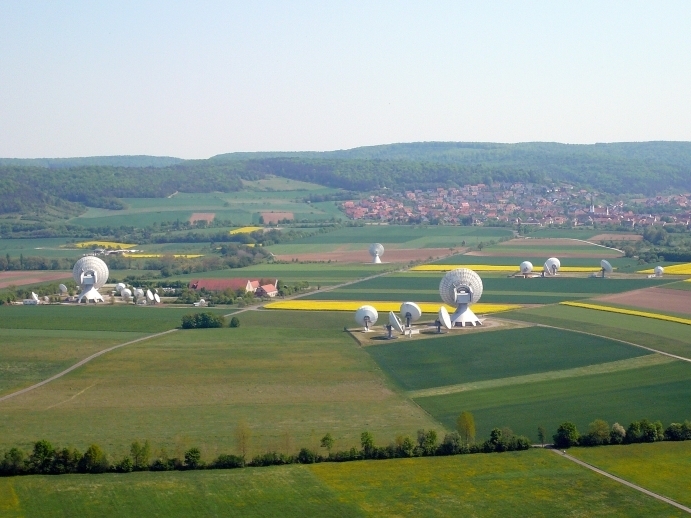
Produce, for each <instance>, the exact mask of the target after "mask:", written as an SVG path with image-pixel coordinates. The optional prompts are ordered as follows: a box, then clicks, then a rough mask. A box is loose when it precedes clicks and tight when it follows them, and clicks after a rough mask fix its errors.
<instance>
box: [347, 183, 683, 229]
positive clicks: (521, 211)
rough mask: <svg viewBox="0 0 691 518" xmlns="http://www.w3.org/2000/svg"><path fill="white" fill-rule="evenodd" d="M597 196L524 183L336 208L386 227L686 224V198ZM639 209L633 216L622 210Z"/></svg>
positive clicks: (372, 199) (385, 196) (388, 196)
mask: <svg viewBox="0 0 691 518" xmlns="http://www.w3.org/2000/svg"><path fill="white" fill-rule="evenodd" d="M597 198H598V193H594V192H590V191H587V190H585V189H578V190H577V189H576V188H574V187H573V186H572V185H567V184H564V185H560V186H557V187H546V186H543V185H538V184H530V183H526V184H523V183H513V184H500V183H495V184H492V185H486V184H476V185H464V186H463V187H460V188H443V187H438V188H436V189H427V190H422V189H416V190H414V191H405V192H393V191H388V190H385V191H384V192H382V193H381V194H378V195H372V196H369V197H367V198H365V199H362V200H359V201H346V202H343V203H342V204H341V209H342V210H343V211H344V212H345V213H346V215H347V216H348V217H349V218H351V219H356V220H372V221H378V222H387V223H432V224H439V223H442V224H464V225H473V224H475V225H477V224H483V223H491V222H497V223H509V224H522V225H536V226H545V225H564V224H572V225H574V226H578V225H593V224H598V225H614V226H624V227H629V228H635V227H637V226H647V225H655V224H660V225H665V224H667V223H682V224H686V225H688V224H689V221H690V220H691V201H690V200H691V193H685V194H678V195H670V196H655V197H651V198H639V199H633V200H629V201H628V202H627V203H626V204H625V202H624V201H615V202H611V203H605V204H602V205H597V204H595V200H596V199H597ZM627 204H628V205H631V204H635V205H636V206H637V207H644V208H645V212H644V213H641V211H640V210H639V211H637V212H634V211H633V210H631V209H630V208H628V207H626V205H627Z"/></svg>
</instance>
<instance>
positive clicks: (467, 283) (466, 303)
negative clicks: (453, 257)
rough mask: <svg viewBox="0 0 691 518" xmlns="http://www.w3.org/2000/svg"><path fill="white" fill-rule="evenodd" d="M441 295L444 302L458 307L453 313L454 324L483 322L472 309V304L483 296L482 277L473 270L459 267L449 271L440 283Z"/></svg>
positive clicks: (452, 321)
mask: <svg viewBox="0 0 691 518" xmlns="http://www.w3.org/2000/svg"><path fill="white" fill-rule="evenodd" d="M439 295H441V299H442V300H443V301H444V302H446V303H447V304H449V305H450V306H455V307H456V311H455V313H454V314H453V315H451V325H452V326H460V327H465V326H468V325H471V326H477V325H481V324H482V322H480V319H479V318H477V316H476V315H475V313H473V311H472V310H471V309H470V305H471V304H475V303H476V302H477V301H479V300H480V297H482V279H480V276H479V275H478V274H477V273H475V272H474V271H473V270H469V269H468V268H458V269H456V270H451V271H450V272H448V273H447V274H446V275H444V277H443V278H442V280H441V282H440V283H439Z"/></svg>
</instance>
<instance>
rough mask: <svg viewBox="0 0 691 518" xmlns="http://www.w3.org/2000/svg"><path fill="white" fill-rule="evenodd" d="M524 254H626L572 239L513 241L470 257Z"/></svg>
mask: <svg viewBox="0 0 691 518" xmlns="http://www.w3.org/2000/svg"><path fill="white" fill-rule="evenodd" d="M522 254H533V255H543V254H544V255H545V256H546V257H551V256H555V255H558V256H560V257H563V258H570V257H581V258H593V259H597V258H600V259H602V258H609V257H621V256H623V255H624V254H623V253H621V252H619V251H617V250H613V249H611V248H606V247H603V246H599V245H594V244H590V243H586V242H583V241H575V240H572V239H539V238H538V239H534V238H530V239H511V240H510V241H503V242H501V243H497V244H495V245H486V246H485V247H484V248H483V249H482V251H473V252H470V253H468V255H474V256H484V255H487V256H493V257H497V256H508V257H511V256H515V255H522Z"/></svg>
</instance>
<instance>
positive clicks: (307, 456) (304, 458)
mask: <svg viewBox="0 0 691 518" xmlns="http://www.w3.org/2000/svg"><path fill="white" fill-rule="evenodd" d="M320 460H321V458H320V457H319V455H317V454H316V453H314V452H313V451H311V450H309V449H308V448H302V449H301V450H300V453H298V462H299V463H300V464H314V463H315V462H319V461H320Z"/></svg>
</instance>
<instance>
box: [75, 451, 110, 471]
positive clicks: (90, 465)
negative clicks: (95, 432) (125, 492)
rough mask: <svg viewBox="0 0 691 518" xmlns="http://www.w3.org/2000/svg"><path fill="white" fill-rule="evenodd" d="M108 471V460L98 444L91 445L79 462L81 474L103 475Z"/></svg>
mask: <svg viewBox="0 0 691 518" xmlns="http://www.w3.org/2000/svg"><path fill="white" fill-rule="evenodd" d="M109 469H110V464H109V463H108V458H107V457H106V454H105V452H104V451H103V450H102V449H101V447H100V446H99V445H98V444H92V445H91V446H89V448H88V449H87V450H86V452H85V453H84V456H83V457H82V459H81V461H80V462H79V471H81V472H82V473H105V472H106V471H108V470H109Z"/></svg>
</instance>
